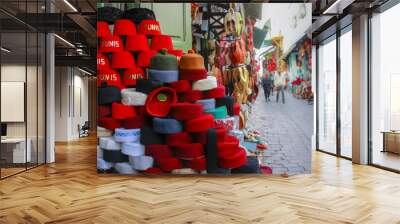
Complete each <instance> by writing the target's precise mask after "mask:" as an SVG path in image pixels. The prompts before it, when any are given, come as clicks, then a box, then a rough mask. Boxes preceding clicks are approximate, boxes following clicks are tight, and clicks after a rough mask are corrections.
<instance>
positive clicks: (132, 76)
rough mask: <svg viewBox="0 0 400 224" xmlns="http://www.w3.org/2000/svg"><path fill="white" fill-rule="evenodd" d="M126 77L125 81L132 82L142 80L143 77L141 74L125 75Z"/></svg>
mask: <svg viewBox="0 0 400 224" xmlns="http://www.w3.org/2000/svg"><path fill="white" fill-rule="evenodd" d="M126 77H127V79H133V80H136V79H143V78H144V77H143V74H141V73H138V74H128V75H126Z"/></svg>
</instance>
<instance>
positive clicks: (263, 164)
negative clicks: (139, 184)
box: [97, 3, 312, 174]
mask: <svg viewBox="0 0 400 224" xmlns="http://www.w3.org/2000/svg"><path fill="white" fill-rule="evenodd" d="M266 5H271V4H259V3H256V4H233V3H218V4H213V3H147V4H139V3H137V4H132V3H129V4H126V3H107V4H105V3H99V5H98V7H99V8H98V22H97V37H98V53H97V84H98V124H97V125H98V128H97V135H98V138H99V140H98V142H99V144H98V153H97V169H98V172H100V173H120V174H139V173H140V174H238V173H240V174H243V173H247V174H281V173H287V174H296V173H304V172H310V168H309V166H310V165H309V163H310V161H311V159H310V158H311V154H310V152H311V145H309V147H308V148H307V146H305V147H304V148H305V149H304V150H303V149H301V150H303V151H304V153H303V154H304V161H308V162H304V161H302V160H299V159H297V160H296V161H293V162H291V161H290V158H292V157H293V156H294V157H296V155H287V158H282V159H284V160H285V161H286V163H288V164H286V165H287V167H289V165H290V163H293V164H294V163H301V164H300V165H299V166H301V167H303V168H301V169H297V170H296V171H294V170H293V169H291V170H289V168H288V169H286V170H284V169H279V168H280V167H277V166H276V164H274V163H279V162H280V161H277V160H276V159H275V157H276V156H277V154H275V153H274V151H275V150H276V149H275V147H276V146H275V145H276V144H275V143H274V141H275V140H276V139H278V138H274V139H271V138H269V137H268V136H269V135H268V134H267V132H270V133H272V132H273V131H274V130H272V129H271V130H270V129H269V128H265V127H264V126H262V125H269V124H267V123H266V122H265V120H264V118H260V117H259V116H258V115H257V114H259V113H261V114H262V113H263V107H268V105H267V103H266V102H264V100H263V99H262V98H261V97H260V96H259V92H260V91H263V88H262V87H263V81H262V80H263V78H264V74H263V71H264V70H265V69H264V68H263V64H264V58H265V59H267V56H265V54H263V56H262V57H260V54H261V53H263V52H264V51H265V49H266V48H268V44H267V42H268V39H271V38H268V35H271V34H272V33H273V30H274V23H273V22H274V19H275V18H274V17H273V16H272V17H270V18H269V23H268V25H267V26H266V25H265V24H262V25H264V26H257V22H258V21H261V20H262V19H263V18H264V17H265V16H268V15H264V14H265V12H264V11H265V10H267V9H265V8H264V7H265V6H266ZM279 5H281V6H282V10H287V9H291V8H293V9H294V10H295V12H296V13H297V14H299V15H297V14H296V15H295V16H296V26H293V24H290V23H292V22H290V21H287V23H288V25H287V29H288V30H289V31H291V32H299V31H296V29H298V27H300V26H301V22H302V21H303V20H307V22H308V23H309V25H311V17H307V14H309V15H311V14H310V12H311V8H310V7H308V6H309V4H279ZM288 7H289V8H288ZM293 9H291V10H293ZM167 11H168V12H167ZM276 19H280V18H276ZM308 20H309V21H308ZM186 21H190V22H188V23H187V22H186ZM271 21H272V23H271ZM298 24H299V25H298ZM190 30H191V31H192V32H189V34H190V36H189V38H188V37H187V32H188V31H190ZM303 32H304V35H307V34H306V33H305V30H304V31H303ZM285 35H290V32H289V34H287V33H282V34H281V37H280V38H282V39H283V38H285ZM300 36H301V35H300ZM300 41H301V42H304V37H301V39H299V43H300ZM306 43H309V42H306ZM280 44H281V46H280V48H279V51H277V52H278V53H276V54H274V57H275V58H274V59H273V60H272V61H275V60H276V59H278V60H286V59H285V58H284V57H283V53H285V49H287V48H285V47H284V46H282V45H283V42H281V43H280ZM301 46H303V45H301ZM307 49H308V48H307ZM288 53H290V54H287V55H291V54H292V53H291V52H288ZM307 53H308V51H307ZM308 55H310V54H308ZM308 55H307V57H308ZM310 57H311V56H310ZM303 58H304V57H303ZM304 60H305V59H304ZM267 66H268V67H271V66H272V65H267ZM278 67H279V66H278ZM281 67H282V66H281ZM286 67H287V66H284V68H278V69H274V70H276V73H277V77H281V76H282V77H284V76H283V74H286V73H287V72H290V71H288V69H286ZM304 72H309V73H310V72H311V70H305V71H304ZM285 77H286V76H285ZM290 77H296V78H297V76H292V75H288V76H287V80H285V83H289V82H295V80H290V79H289V78H290ZM305 77H307V78H309V79H311V75H310V74H305ZM276 83H277V81H276ZM283 89H284V88H283V86H282V91H284V90H283ZM280 91H281V90H280ZM285 91H286V88H285ZM277 94H279V92H277ZM281 94H282V97H283V94H284V92H282V93H281ZM293 100H297V99H295V98H293ZM277 105H278V104H277ZM278 106H281V105H278ZM310 108H312V106H310ZM307 109H308V108H307ZM267 117H268V119H271V118H272V117H270V116H267ZM271 121H273V118H272V119H271ZM254 123H257V124H258V125H261V126H258V125H254ZM309 125H311V126H312V123H310V124H309ZM288 137H290V136H286V137H285V138H288ZM307 141H311V138H310V139H307ZM289 142H290V141H289ZM280 145H281V146H282V145H284V143H280ZM288 147H290V146H288ZM281 157H285V155H284V154H282V155H281ZM289 157H290V158H289ZM306 163H308V164H306ZM282 166H283V165H282ZM292 167H293V166H292Z"/></svg>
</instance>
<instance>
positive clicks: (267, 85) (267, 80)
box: [261, 72, 272, 102]
mask: <svg viewBox="0 0 400 224" xmlns="http://www.w3.org/2000/svg"><path fill="white" fill-rule="evenodd" d="M271 76H272V75H270V74H269V73H268V72H267V73H265V75H264V76H263V77H262V79H261V84H262V86H263V89H264V95H265V101H266V102H268V101H271V100H270V99H269V96H270V95H271V90H272V78H271Z"/></svg>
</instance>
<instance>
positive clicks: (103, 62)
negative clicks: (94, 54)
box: [97, 58, 106, 65]
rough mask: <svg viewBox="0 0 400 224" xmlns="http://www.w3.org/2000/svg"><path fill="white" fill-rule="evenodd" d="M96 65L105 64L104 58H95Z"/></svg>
mask: <svg viewBox="0 0 400 224" xmlns="http://www.w3.org/2000/svg"><path fill="white" fill-rule="evenodd" d="M97 65H106V60H105V59H104V58H97Z"/></svg>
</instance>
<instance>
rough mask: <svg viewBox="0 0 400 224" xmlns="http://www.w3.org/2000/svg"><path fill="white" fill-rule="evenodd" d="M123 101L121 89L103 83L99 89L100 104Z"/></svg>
mask: <svg viewBox="0 0 400 224" xmlns="http://www.w3.org/2000/svg"><path fill="white" fill-rule="evenodd" d="M120 101H121V90H120V89H119V88H118V87H115V86H107V84H106V83H102V85H101V87H99V89H98V103H99V105H107V104H111V103H114V102H120Z"/></svg>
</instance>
